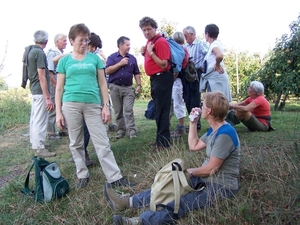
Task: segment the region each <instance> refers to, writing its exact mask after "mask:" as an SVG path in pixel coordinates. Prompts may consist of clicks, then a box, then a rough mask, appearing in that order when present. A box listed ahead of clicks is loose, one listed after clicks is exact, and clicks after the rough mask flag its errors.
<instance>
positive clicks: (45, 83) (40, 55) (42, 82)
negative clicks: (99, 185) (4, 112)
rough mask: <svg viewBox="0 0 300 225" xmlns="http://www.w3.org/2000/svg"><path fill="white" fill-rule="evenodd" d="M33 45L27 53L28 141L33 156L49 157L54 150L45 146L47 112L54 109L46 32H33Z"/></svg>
mask: <svg viewBox="0 0 300 225" xmlns="http://www.w3.org/2000/svg"><path fill="white" fill-rule="evenodd" d="M34 42H35V45H33V46H32V49H31V50H30V52H29V53H28V79H29V80H30V91H31V94H32V105H31V115H30V143H31V145H32V150H33V151H34V154H35V156H41V157H51V156H55V155H56V153H55V152H49V151H48V150H47V149H46V148H45V139H46V135H47V121H48V112H47V111H51V110H54V104H53V102H52V100H51V96H50V93H49V84H50V77H49V72H48V68H47V59H46V55H45V53H44V50H43V49H44V48H45V47H46V45H47V43H48V33H47V32H46V31H43V30H38V31H36V32H35V33H34Z"/></svg>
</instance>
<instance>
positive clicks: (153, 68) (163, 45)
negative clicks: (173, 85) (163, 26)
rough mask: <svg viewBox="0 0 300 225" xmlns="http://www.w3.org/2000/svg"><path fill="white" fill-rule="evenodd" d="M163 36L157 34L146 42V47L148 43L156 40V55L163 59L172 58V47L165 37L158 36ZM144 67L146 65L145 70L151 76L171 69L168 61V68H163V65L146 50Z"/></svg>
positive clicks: (154, 49) (154, 50)
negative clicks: (158, 63)
mask: <svg viewBox="0 0 300 225" xmlns="http://www.w3.org/2000/svg"><path fill="white" fill-rule="evenodd" d="M159 36H161V35H160V34H157V35H155V36H154V37H153V38H152V39H151V40H148V41H147V44H146V49H147V45H148V43H150V42H153V41H155V43H154V48H153V52H154V53H155V55H157V56H158V57H159V58H160V59H161V60H168V61H169V60H170V58H171V52H170V47H169V43H168V42H167V40H166V39H165V38H164V37H161V38H157V37H159ZM144 67H145V72H146V74H147V75H148V76H151V75H153V74H156V73H160V72H165V71H167V70H170V68H171V67H170V64H169V63H168V66H167V69H165V70H163V69H162V68H161V67H159V66H158V65H157V64H156V62H155V61H154V60H153V59H152V57H151V56H150V55H149V53H148V51H147V50H146V52H145V57H144Z"/></svg>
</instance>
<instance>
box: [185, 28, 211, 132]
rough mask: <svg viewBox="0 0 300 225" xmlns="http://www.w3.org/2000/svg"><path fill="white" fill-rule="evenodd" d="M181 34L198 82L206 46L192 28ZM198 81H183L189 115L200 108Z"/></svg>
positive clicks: (198, 127) (206, 49)
mask: <svg viewBox="0 0 300 225" xmlns="http://www.w3.org/2000/svg"><path fill="white" fill-rule="evenodd" d="M183 34H184V37H185V40H186V42H187V44H186V48H187V49H188V52H189V56H190V58H191V60H192V61H193V62H194V63H195V67H196V69H197V73H198V78H199V80H200V76H201V74H202V73H203V69H204V57H205V55H206V53H207V51H208V44H207V43H206V42H204V41H201V40H199V39H198V38H197V37H196V31H195V28H194V27H192V26H187V27H186V28H184V29H183ZM199 80H196V81H194V82H192V83H190V82H188V81H187V80H185V79H183V81H184V82H183V87H184V88H183V90H184V101H185V104H186V108H187V111H188V113H189V114H190V112H191V110H192V108H194V107H200V103H201V95H200V91H199ZM197 129H198V130H200V129H201V123H200V120H198V124H197Z"/></svg>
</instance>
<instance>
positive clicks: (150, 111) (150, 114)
mask: <svg viewBox="0 0 300 225" xmlns="http://www.w3.org/2000/svg"><path fill="white" fill-rule="evenodd" d="M145 117H146V118H147V119H148V120H155V105H154V101H153V100H152V99H151V100H150V101H149V102H148V105H147V110H146V111H145Z"/></svg>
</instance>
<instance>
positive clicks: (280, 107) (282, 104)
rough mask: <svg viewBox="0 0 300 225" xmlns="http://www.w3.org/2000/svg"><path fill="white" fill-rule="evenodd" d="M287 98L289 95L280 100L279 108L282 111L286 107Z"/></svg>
mask: <svg viewBox="0 0 300 225" xmlns="http://www.w3.org/2000/svg"><path fill="white" fill-rule="evenodd" d="M286 99H287V95H284V98H283V100H282V101H281V102H280V105H279V108H278V110H279V111H282V110H283V108H284V106H285V100H286Z"/></svg>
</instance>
